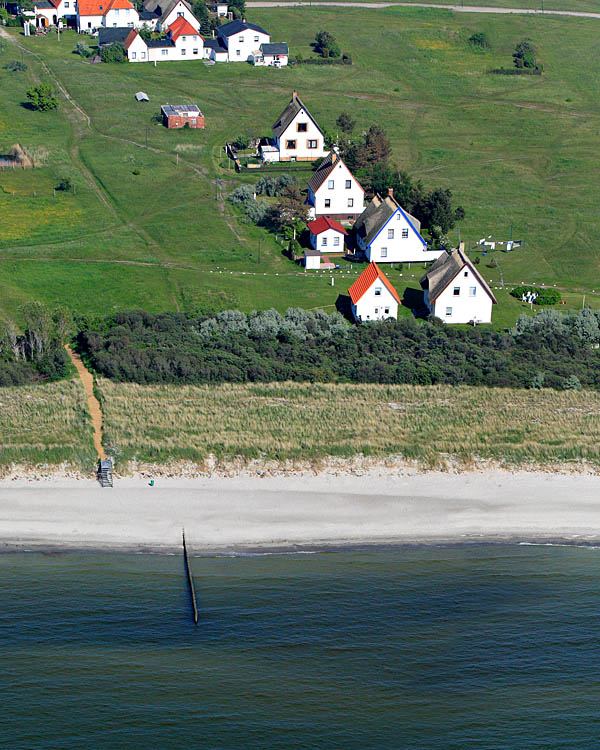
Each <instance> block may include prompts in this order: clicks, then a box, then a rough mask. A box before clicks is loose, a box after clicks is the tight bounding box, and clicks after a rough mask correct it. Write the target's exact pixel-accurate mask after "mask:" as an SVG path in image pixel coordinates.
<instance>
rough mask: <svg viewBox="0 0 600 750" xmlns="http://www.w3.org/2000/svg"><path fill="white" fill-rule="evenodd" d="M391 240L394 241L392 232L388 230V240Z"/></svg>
mask: <svg viewBox="0 0 600 750" xmlns="http://www.w3.org/2000/svg"><path fill="white" fill-rule="evenodd" d="M393 239H394V230H393V229H388V240H393Z"/></svg>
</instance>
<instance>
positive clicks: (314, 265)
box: [304, 250, 321, 271]
mask: <svg viewBox="0 0 600 750" xmlns="http://www.w3.org/2000/svg"><path fill="white" fill-rule="evenodd" d="M304 268H306V269H308V270H313V271H314V270H318V269H319V268H321V253H320V252H319V251H318V250H305V251H304Z"/></svg>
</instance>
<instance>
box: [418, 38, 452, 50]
mask: <svg viewBox="0 0 600 750" xmlns="http://www.w3.org/2000/svg"><path fill="white" fill-rule="evenodd" d="M415 44H416V45H417V47H419V49H431V50H440V49H444V50H445V49H452V45H451V44H449V42H445V41H444V40H443V39H417V40H415Z"/></svg>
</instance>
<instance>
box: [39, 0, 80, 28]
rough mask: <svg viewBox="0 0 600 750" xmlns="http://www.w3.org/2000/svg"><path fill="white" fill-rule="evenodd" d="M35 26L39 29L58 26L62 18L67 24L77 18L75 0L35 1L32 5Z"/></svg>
mask: <svg viewBox="0 0 600 750" xmlns="http://www.w3.org/2000/svg"><path fill="white" fill-rule="evenodd" d="M33 12H34V14H35V25H36V26H41V27H48V26H58V23H59V20H60V19H61V18H64V19H65V20H66V21H67V23H69V22H70V21H73V22H74V21H75V18H76V17H77V1H76V0H37V1H36V2H35V3H34V5H33Z"/></svg>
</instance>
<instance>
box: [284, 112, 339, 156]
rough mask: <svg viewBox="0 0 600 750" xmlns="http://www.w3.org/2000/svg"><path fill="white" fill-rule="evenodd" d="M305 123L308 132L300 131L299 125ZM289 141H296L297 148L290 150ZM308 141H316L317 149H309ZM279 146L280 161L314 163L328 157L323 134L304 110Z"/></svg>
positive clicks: (288, 128)
mask: <svg viewBox="0 0 600 750" xmlns="http://www.w3.org/2000/svg"><path fill="white" fill-rule="evenodd" d="M304 123H306V131H299V130H298V125H299V124H304ZM287 141H296V148H288V146H287ZM308 141H316V142H317V147H316V148H311V149H309V148H308V145H307V142H308ZM277 145H278V147H279V159H280V161H291V160H292V159H294V158H295V159H298V160H305V161H314V160H315V159H320V158H321V157H322V156H326V155H327V152H326V151H325V143H324V139H323V134H322V133H321V131H320V130H319V128H317V126H316V125H315V124H314V122H313V121H312V120H311V119H310V117H309V116H308V115H307V114H306V111H305V110H304V109H301V110H300V111H299V112H298V114H297V115H296V117H295V118H294V119H293V120H292V122H291V123H290V124H289V125H288V127H287V129H286V130H285V132H284V133H283V134H282V135H281V137H280V138H279V139H278V141H277Z"/></svg>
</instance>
